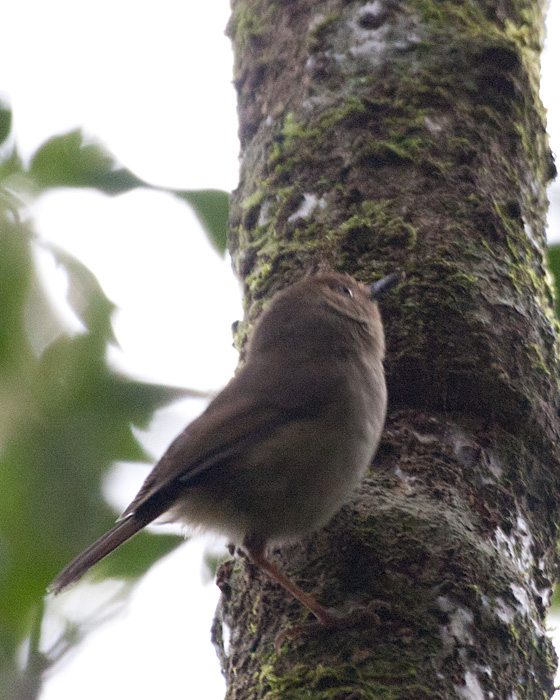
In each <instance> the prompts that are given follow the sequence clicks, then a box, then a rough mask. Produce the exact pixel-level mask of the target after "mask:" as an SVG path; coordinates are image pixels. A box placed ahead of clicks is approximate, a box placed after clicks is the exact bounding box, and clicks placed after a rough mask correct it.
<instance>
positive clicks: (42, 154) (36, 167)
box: [30, 129, 145, 194]
mask: <svg viewBox="0 0 560 700" xmlns="http://www.w3.org/2000/svg"><path fill="white" fill-rule="evenodd" d="M30 173H31V175H32V177H34V178H35V180H36V181H37V183H38V184H39V185H40V186H42V187H44V188H48V187H93V188H95V189H98V190H100V191H101V192H105V193H106V194H120V193H122V192H128V191H130V190H133V189H135V188H137V187H143V186H144V184H145V183H144V182H143V181H142V180H140V178H138V177H136V175H134V174H133V173H131V172H130V171H128V170H126V169H125V168H120V167H117V163H116V161H115V159H114V157H113V156H112V155H111V154H110V153H109V152H108V151H107V150H106V149H105V148H104V147H103V146H102V145H101V144H99V143H97V142H95V141H93V140H91V139H89V140H86V138H85V137H84V134H83V133H82V131H81V130H80V129H76V130H75V131H71V132H69V133H67V134H62V135H59V136H53V137H52V138H50V139H49V140H48V141H47V142H46V143H44V144H43V145H42V146H41V147H40V148H39V149H38V150H37V152H36V153H35V155H34V156H33V159H32V161H31V168H30Z"/></svg>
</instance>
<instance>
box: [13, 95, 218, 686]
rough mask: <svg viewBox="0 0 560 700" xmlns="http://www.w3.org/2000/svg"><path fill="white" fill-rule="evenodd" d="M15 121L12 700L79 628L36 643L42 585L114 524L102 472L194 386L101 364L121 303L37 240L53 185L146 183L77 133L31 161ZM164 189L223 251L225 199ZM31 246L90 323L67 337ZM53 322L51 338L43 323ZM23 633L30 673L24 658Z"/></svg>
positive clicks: (136, 549) (141, 548)
mask: <svg viewBox="0 0 560 700" xmlns="http://www.w3.org/2000/svg"><path fill="white" fill-rule="evenodd" d="M10 129H11V112H10V110H9V109H8V108H7V107H6V106H5V105H0V143H1V144H2V146H1V147H0V244H1V251H2V254H1V255H0V698H4V697H5V698H10V699H12V698H15V697H19V696H22V693H23V695H24V696H25V697H26V698H32V697H36V696H37V694H38V692H39V689H40V675H41V672H42V671H43V670H44V669H45V668H47V667H48V666H49V664H52V663H53V662H54V661H55V660H56V659H58V658H59V657H60V656H61V650H66V649H67V648H69V647H70V646H72V643H74V641H75V638H77V637H79V635H76V634H75V633H74V637H73V638H71V636H68V634H66V637H64V639H63V638H62V636H64V633H63V635H62V636H61V638H60V639H59V640H58V642H57V643H56V644H55V645H54V647H53V650H54V649H55V648H56V649H57V650H58V651H57V652H56V653H55V652H54V651H53V650H51V651H52V653H51V654H50V655H49V654H48V653H42V652H40V631H41V622H42V615H43V612H42V611H43V599H44V595H45V590H46V587H47V585H48V584H49V582H50V581H51V580H52V578H53V577H54V576H55V574H57V573H58V572H59V571H60V569H61V568H62V567H63V566H65V565H66V564H67V563H68V562H69V561H70V560H71V559H72V558H73V557H74V556H76V555H77V554H78V553H79V552H80V551H81V550H82V549H83V548H84V547H85V546H87V545H88V544H90V543H91V542H92V541H93V540H94V539H95V538H96V537H98V536H99V535H100V534H101V533H103V532H104V531H105V530H107V529H109V527H111V526H112V525H113V523H114V520H115V513H114V512H113V511H112V510H111V508H110V507H109V506H108V505H107V504H106V502H105V500H104V498H103V495H102V482H103V479H104V477H105V476H106V474H107V471H108V469H109V468H110V466H111V465H112V464H113V463H114V462H115V461H117V460H126V461H145V460H146V458H147V456H146V455H145V453H144V451H143V449H142V448H141V446H140V445H139V443H138V442H137V440H136V439H135V437H134V434H133V432H132V426H138V427H142V428H145V427H147V426H148V424H149V422H150V419H151V416H152V414H153V411H154V410H155V409H156V408H158V407H160V406H162V405H164V404H166V403H168V402H169V401H171V400H174V399H177V398H180V397H184V396H188V395H191V396H192V395H200V394H199V393H198V392H191V391H189V390H184V389H177V388H172V387H166V386H161V385H154V384H147V383H142V382H138V381H134V380H132V379H129V378H127V377H124V376H122V375H119V374H117V373H116V372H115V371H114V370H112V369H111V368H110V367H109V366H108V365H107V362H106V354H107V345H108V344H109V343H114V342H115V338H114V335H113V330H112V326H111V315H112V312H113V310H114V308H115V307H114V304H113V303H112V302H111V301H110V300H109V299H108V298H107V297H106V296H105V294H104V292H103V289H102V288H101V286H100V284H99V282H98V281H97V279H96V278H95V276H94V275H93V274H92V273H91V272H90V271H89V270H88V269H87V268H86V267H85V266H84V265H83V264H82V263H81V262H80V261H79V260H77V259H75V258H74V257H73V256H72V255H70V254H69V253H67V252H65V251H63V250H60V249H58V248H56V247H55V246H53V245H50V244H47V243H46V242H44V241H41V240H40V239H39V238H38V236H37V234H36V233H35V232H34V230H33V224H32V221H31V220H30V218H29V215H28V209H29V204H30V203H32V202H33V201H35V199H36V198H37V197H40V196H41V195H42V194H43V193H44V192H45V191H46V190H48V189H49V188H52V187H93V188H96V189H98V190H100V191H101V192H105V193H108V194H113V195H114V194H118V193H121V192H127V191H129V190H131V189H133V188H136V187H148V185H147V184H146V183H144V182H142V181H141V180H139V179H138V178H137V177H136V176H135V175H133V174H132V173H131V172H129V171H128V170H126V169H125V168H122V167H117V165H116V164H115V161H114V159H113V158H112V156H110V155H109V154H108V153H107V152H106V151H105V150H104V149H103V148H102V147H101V146H100V145H99V144H96V143H93V142H89V143H86V141H85V140H84V137H83V136H82V134H81V133H80V132H79V131H73V132H71V133H69V134H65V135H63V136H56V137H54V138H52V139H50V140H49V141H48V142H47V143H45V144H44V145H43V146H42V147H40V148H39V149H38V151H37V152H36V153H35V155H34V157H33V158H32V160H31V164H30V166H29V167H26V166H25V165H24V164H23V162H22V159H21V158H20V157H19V155H18V153H17V150H16V147H15V145H14V144H13V143H10V140H11V139H10ZM169 192H170V193H171V194H172V195H173V196H178V197H180V198H182V199H184V200H186V201H187V202H189V203H190V204H191V205H192V206H193V207H194V209H195V211H196V213H197V214H198V216H199V218H200V220H201V221H202V223H203V225H204V226H205V228H206V231H207V232H208V234H209V236H210V238H211V240H212V242H213V244H214V245H215V247H216V248H217V249H218V250H220V251H222V252H223V250H224V249H225V222H226V217H227V195H226V194H225V193H223V192H216V193H211V192H209V191H203V192H179V191H172V190H169ZM37 246H41V247H42V248H43V249H45V248H46V249H47V250H49V251H50V252H51V254H52V255H53V256H54V258H55V260H56V262H57V263H58V265H59V266H61V267H62V268H63V269H64V270H65V272H66V274H67V276H68V280H69V290H68V302H69V304H70V305H71V307H72V308H73V310H74V311H75V313H76V315H77V316H78V317H79V319H80V320H81V321H82V323H83V325H84V327H85V328H84V332H83V333H79V334H76V335H69V334H68V332H67V331H66V329H65V328H64V326H63V324H62V322H61V321H60V319H58V317H57V314H56V312H55V310H54V309H53V308H52V307H51V306H50V303H49V301H48V298H47V296H46V294H45V290H44V289H43V288H42V285H41V282H40V279H39V276H38V274H37V270H36V267H35V259H34V253H35V251H36V248H37ZM53 325H54V326H56V332H55V333H54V334H52V333H51V337H50V339H49V341H48V342H45V341H44V336H45V333H44V329H45V327H46V326H51V327H52V326H53ZM51 331H52V328H51ZM41 337H43V343H42V346H41V343H40V342H38V341H37V338H41ZM180 542H181V538H179V537H176V536H171V535H154V534H150V533H148V532H141V533H140V534H139V535H138V536H137V537H135V538H134V539H133V540H132V541H131V542H130V543H129V544H128V546H127V547H123V548H122V549H121V550H118V551H117V552H115V554H114V555H113V556H111V557H109V558H108V559H106V560H105V561H103V562H102V563H100V564H99V566H97V567H95V569H94V571H93V572H92V576H94V577H97V578H103V577H106V576H111V577H122V578H124V579H127V580H129V581H134V580H136V579H137V578H138V577H140V576H141V575H142V574H143V573H145V572H146V571H147V569H148V568H149V567H150V565H151V564H153V563H154V562H155V561H156V560H157V559H159V558H160V557H161V556H162V555H163V554H165V553H166V552H168V551H170V550H171V549H172V548H174V547H176V546H177V544H179V543H180ZM72 624H73V623H72V622H71V621H68V623H67V625H66V633H68V632H69V631H70V630H72V629H73V628H72ZM74 627H75V625H74ZM74 632H75V630H74ZM26 639H27V645H28V653H27V662H26V666H25V669H23V670H22V669H21V668H20V664H18V661H17V659H18V654H20V650H21V647H22V643H23V642H24V640H26ZM55 657H56V658H55Z"/></svg>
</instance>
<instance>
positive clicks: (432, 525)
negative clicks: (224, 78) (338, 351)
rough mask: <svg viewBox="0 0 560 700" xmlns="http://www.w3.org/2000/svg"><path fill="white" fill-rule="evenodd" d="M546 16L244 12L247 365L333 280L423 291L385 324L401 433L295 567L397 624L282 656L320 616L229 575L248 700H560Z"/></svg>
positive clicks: (232, 668) (392, 311)
mask: <svg viewBox="0 0 560 700" xmlns="http://www.w3.org/2000/svg"><path fill="white" fill-rule="evenodd" d="M544 5H545V2H544V0H473V1H472V2H469V3H463V2H461V1H460V0H455V1H452V0H402V1H399V0H396V1H393V0H373V2H364V1H363V0H359V1H357V0H331V1H319V0H298V1H297V2H296V0H292V1H290V0H279V1H276V2H273V1H272V0H235V1H234V3H233V16H232V19H231V23H230V35H231V37H232V40H233V43H234V48H235V52H236V65H235V71H236V73H235V81H236V86H237V89H238V94H239V115H240V124H241V126H240V135H241V143H242V170H241V181H240V185H239V188H238V190H237V192H236V194H235V196H234V201H233V205H232V213H231V221H230V223H231V227H230V248H231V252H232V256H233V260H234V265H235V267H236V269H237V271H238V273H239V276H240V277H241V279H242V280H243V284H244V290H245V299H246V310H247V313H246V322H245V323H244V324H242V328H241V329H240V332H239V338H240V342H242V340H243V336H244V332H245V330H246V329H247V328H248V327H249V324H250V323H251V322H252V321H253V320H254V319H255V318H256V316H257V315H258V313H259V312H260V310H261V308H262V306H263V304H264V303H265V302H266V301H267V300H268V299H269V298H270V296H271V295H272V294H273V293H274V292H275V291H276V290H278V289H279V288H281V287H283V286H285V285H286V284H289V283H290V282H292V281H294V280H295V279H296V278H298V277H300V276H301V275H302V274H304V273H305V272H308V271H310V270H317V269H320V268H324V267H326V266H329V267H331V268H333V269H335V270H339V271H346V272H349V273H351V274H353V275H355V276H356V277H357V278H359V279H362V280H365V281H369V280H372V279H375V278H376V277H379V276H381V275H382V274H387V273H389V272H391V271H393V270H403V271H405V272H406V275H407V278H406V282H405V284H403V285H402V287H401V289H400V291H398V292H397V293H394V294H393V295H392V296H391V298H388V299H387V300H386V301H385V300H384V301H383V305H382V306H383V308H382V313H383V316H384V321H385V327H386V332H387V345H388V356H387V361H386V369H387V378H388V388H389V414H388V419H387V425H386V430H385V433H384V437H383V439H382V442H381V446H380V449H379V453H378V455H377V457H376V458H375V460H374V462H373V465H372V468H371V473H370V474H369V476H368V478H367V479H366V480H365V482H364V483H363V485H362V488H361V490H360V492H359V493H358V494H356V496H355V498H354V499H353V501H352V502H351V503H350V504H349V505H348V506H346V507H345V508H344V509H343V510H342V511H341V512H340V513H339V514H338V515H337V516H336V517H335V518H334V520H333V521H332V522H331V523H330V524H329V526H328V527H327V528H326V529H325V530H324V531H322V532H320V533H317V534H316V535H314V536H313V537H310V538H309V539H306V540H305V541H304V542H302V543H300V544H298V545H296V546H291V547H285V548H282V550H281V551H277V552H275V554H274V559H275V561H276V562H277V563H278V564H279V565H280V566H282V567H283V568H284V570H286V571H287V572H289V574H290V575H291V576H292V577H294V578H295V579H296V580H297V581H298V582H299V583H300V584H301V585H302V587H304V588H305V589H306V590H308V591H310V592H312V593H313V594H314V595H315V596H316V597H317V598H318V599H319V600H320V601H321V602H322V603H324V604H325V605H327V606H330V607H335V608H339V609H341V610H343V609H345V608H348V607H349V606H360V605H361V606H365V607H368V608H369V609H370V610H375V611H376V613H377V617H378V621H377V623H376V624H371V623H370V624H369V625H357V626H356V627H355V628H353V629H350V630H340V631H336V632H333V631H329V633H328V634H324V635H318V636H317V637H315V638H310V639H309V638H308V639H298V640H295V641H292V642H290V643H287V644H285V645H284V646H283V649H282V653H281V654H280V655H277V654H276V652H275V649H274V638H275V635H276V634H277V633H278V632H279V631H281V630H282V629H283V628H284V627H285V626H286V625H287V624H288V623H289V622H294V621H298V620H302V619H305V618H306V613H305V612H304V611H303V610H302V608H301V606H300V605H299V604H297V603H296V602H294V601H293V600H291V599H290V598H289V596H288V595H287V594H286V593H284V591H283V590H281V589H280V588H279V587H278V586H277V585H275V584H274V583H272V582H271V581H269V580H268V579H267V578H266V576H265V575H263V574H261V573H259V572H257V571H255V570H254V569H253V568H252V567H251V566H250V565H249V564H248V563H247V562H246V561H244V560H242V559H241V560H237V563H236V564H235V565H234V563H233V562H230V563H229V564H226V565H224V567H223V568H222V570H221V572H220V575H219V580H220V585H221V588H222V591H223V595H222V601H221V604H220V608H219V610H218V613H217V617H216V621H215V625H214V638H215V641H216V643H217V645H218V648H219V653H220V657H221V661H222V665H223V669H224V673H225V675H226V677H227V680H228V694H227V698H230V699H233V698H239V699H243V700H248V699H255V698H313V699H315V698H325V699H326V698H329V699H333V698H337V699H342V698H352V699H353V700H357V699H358V698H402V699H405V698H406V700H411V699H414V698H465V699H467V698H468V699H472V700H478V699H482V698H495V699H506V698H508V699H512V700H513V699H514V698H515V699H517V700H520V699H521V698H530V699H531V700H535V699H536V698H549V697H550V696H551V695H552V692H553V677H554V672H555V668H556V656H555V654H554V651H553V649H552V645H551V643H550V640H549V639H548V637H547V634H546V630H545V623H544V619H545V615H546V612H547V610H548V606H549V602H550V597H551V592H552V586H553V583H554V578H555V574H556V565H557V560H556V553H555V543H556V538H557V530H558V497H557V494H558V493H559V480H560V472H559V469H558V450H557V444H558V439H559V432H560V426H559V419H558V409H559V397H558V376H559V372H558V343H557V337H556V329H557V321H556V319H555V317H554V313H553V295H552V291H551V286H550V280H549V279H548V277H547V273H546V249H545V232H544V220H545V212H546V205H547V200H546V194H545V185H546V183H547V181H548V180H549V179H550V178H551V177H553V175H554V165H553V162H552V157H551V154H550V152H549V149H548V145H547V139H546V134H545V115H544V110H543V107H542V105H541V103H540V100H539V96H538V84H539V52H540V50H541V44H542V38H543V13H544ZM226 640H227V643H226Z"/></svg>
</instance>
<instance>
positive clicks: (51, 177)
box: [0, 121, 229, 255]
mask: <svg viewBox="0 0 560 700" xmlns="http://www.w3.org/2000/svg"><path fill="white" fill-rule="evenodd" d="M0 132H1V121H0ZM30 175H31V176H32V178H33V179H34V181H35V182H36V183H37V184H38V185H39V186H40V187H42V188H43V189H47V188H51V187H92V188H94V189H96V190H99V191H100V192H103V193H105V194H111V195H115V194H123V193H125V192H130V190H134V189H136V188H138V187H146V188H149V189H153V190H160V191H162V192H167V193H169V194H171V195H173V196H175V197H178V198H179V199H182V200H183V201H185V202H187V203H188V204H190V205H191V207H192V208H193V209H194V211H195V213H196V214H197V216H198V218H199V221H200V223H201V224H202V226H203V228H204V230H205V231H206V234H207V236H208V238H209V240H210V242H211V243H212V245H213V246H214V248H215V249H216V250H217V251H218V253H220V254H221V255H223V254H224V253H225V250H226V229H227V218H228V211H229V195H228V193H227V192H223V191H222V190H175V189H172V188H169V187H157V186H155V185H150V184H148V183H147V182H145V181H144V180H141V179H140V178H138V177H136V175H134V173H131V172H130V170H127V169H126V168H122V167H117V165H116V163H115V160H114V158H113V156H112V155H111V154H110V153H108V152H107V151H106V150H105V149H104V148H102V147H101V146H100V144H98V143H96V142H94V141H91V140H90V141H86V139H85V138H84V135H83V134H82V132H81V131H80V130H76V131H71V132H70V133H68V134H63V135H60V136H53V137H52V138H50V139H49V140H48V141H47V142H46V143H44V144H43V145H42V146H41V147H40V148H39V149H38V150H37V152H36V153H35V155H34V156H33V160H32V162H31V168H30Z"/></svg>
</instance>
